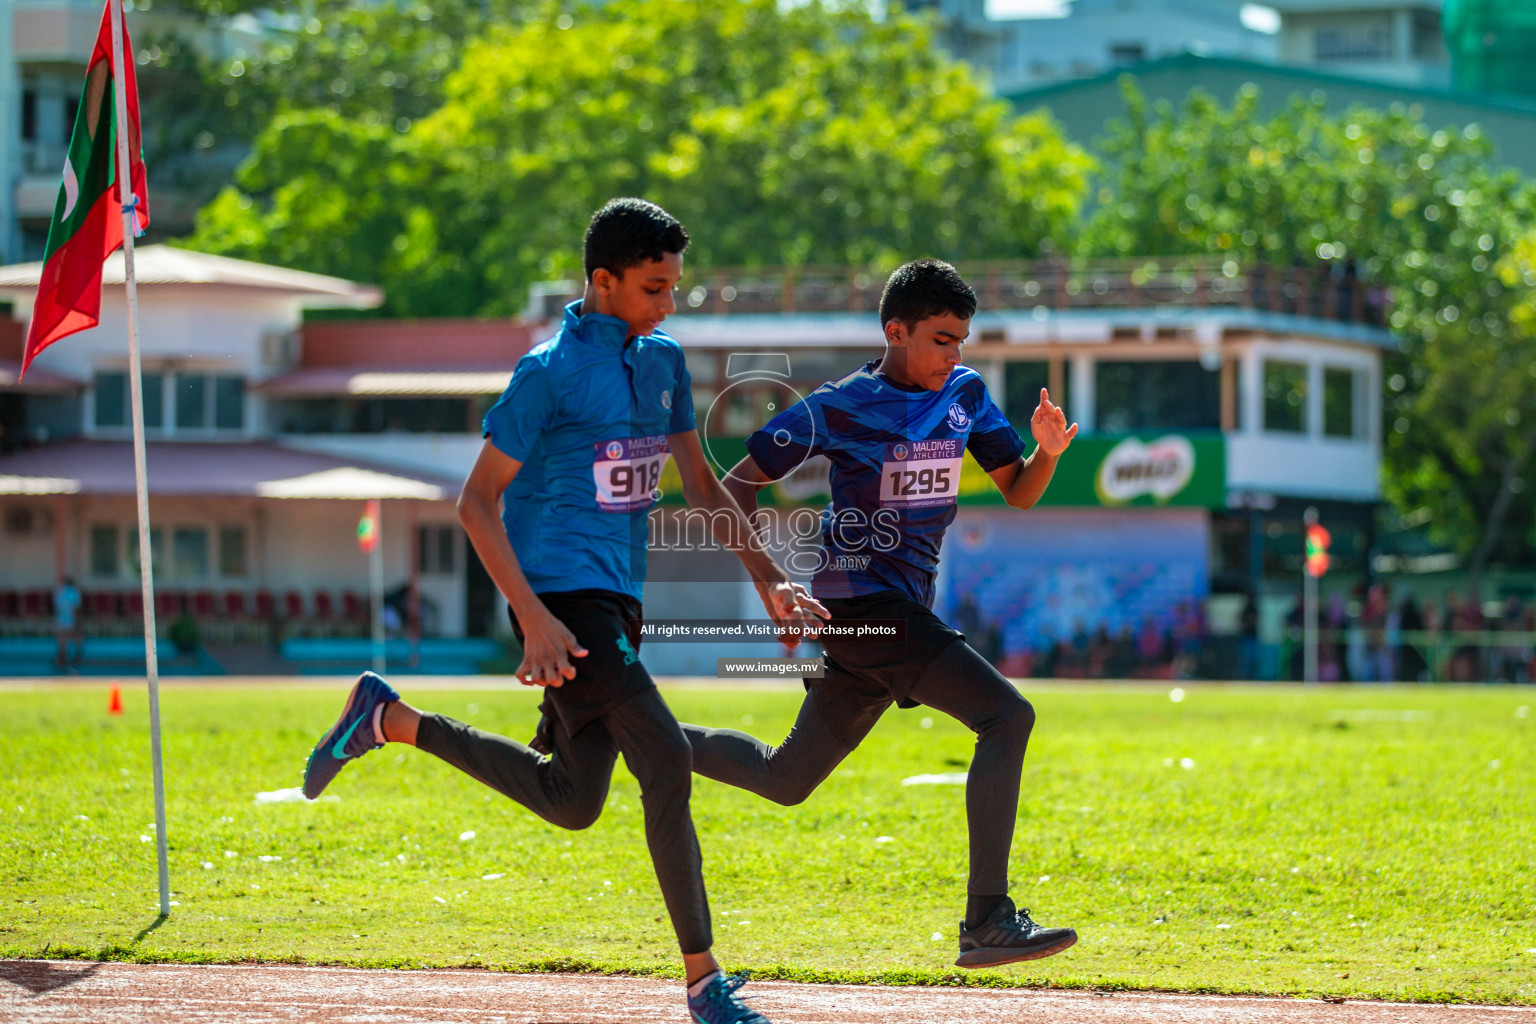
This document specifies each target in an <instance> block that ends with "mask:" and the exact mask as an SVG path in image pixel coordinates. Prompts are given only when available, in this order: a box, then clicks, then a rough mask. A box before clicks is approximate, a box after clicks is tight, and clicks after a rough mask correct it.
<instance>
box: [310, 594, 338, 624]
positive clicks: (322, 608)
mask: <svg viewBox="0 0 1536 1024" xmlns="http://www.w3.org/2000/svg"><path fill="white" fill-rule="evenodd" d="M334 614H336V605H335V603H334V602H332V601H331V595H330V593H329V592H328V591H324V590H317V591H315V618H317V619H329V618H330V617H331V616H332V615H334Z"/></svg>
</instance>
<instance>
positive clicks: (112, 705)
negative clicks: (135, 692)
mask: <svg viewBox="0 0 1536 1024" xmlns="http://www.w3.org/2000/svg"><path fill="white" fill-rule="evenodd" d="M122 713H123V688H122V687H121V686H119V685H118V684H117V683H115V682H114V683H113V684H112V692H111V693H110V694H108V695H107V714H109V715H120V714H122Z"/></svg>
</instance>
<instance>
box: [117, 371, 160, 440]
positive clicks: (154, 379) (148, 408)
mask: <svg viewBox="0 0 1536 1024" xmlns="http://www.w3.org/2000/svg"><path fill="white" fill-rule="evenodd" d="M125 379H126V375H125ZM140 380H142V381H143V382H144V429H145V430H159V429H161V428H162V427H164V426H165V374H163V373H146V374H145V375H144V376H143V377H141V378H140Z"/></svg>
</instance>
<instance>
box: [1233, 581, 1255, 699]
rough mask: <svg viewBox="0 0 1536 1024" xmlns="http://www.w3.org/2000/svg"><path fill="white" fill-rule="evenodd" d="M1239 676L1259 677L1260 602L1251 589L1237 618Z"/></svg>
mask: <svg viewBox="0 0 1536 1024" xmlns="http://www.w3.org/2000/svg"><path fill="white" fill-rule="evenodd" d="M1237 677H1238V678H1239V679H1257V678H1259V602H1258V600H1257V599H1256V598H1255V597H1254V594H1253V591H1251V590H1250V591H1249V592H1248V600H1247V601H1245V602H1244V603H1243V611H1242V614H1241V615H1240V616H1238V620H1237Z"/></svg>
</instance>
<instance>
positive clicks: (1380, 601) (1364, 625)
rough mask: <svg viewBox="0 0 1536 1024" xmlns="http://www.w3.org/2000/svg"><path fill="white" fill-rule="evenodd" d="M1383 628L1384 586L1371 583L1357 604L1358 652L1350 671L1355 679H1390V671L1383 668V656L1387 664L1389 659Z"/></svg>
mask: <svg viewBox="0 0 1536 1024" xmlns="http://www.w3.org/2000/svg"><path fill="white" fill-rule="evenodd" d="M1386 632H1387V594H1386V590H1385V589H1384V588H1383V587H1380V586H1374V587H1371V588H1369V589H1368V590H1367V591H1366V592H1365V603H1364V604H1363V605H1362V606H1361V608H1360V625H1359V629H1358V630H1357V631H1356V637H1355V638H1354V646H1355V649H1356V650H1357V651H1358V652H1359V653H1358V655H1357V659H1356V662H1355V671H1354V672H1353V673H1352V674H1353V675H1354V677H1355V680H1356V681H1357V682H1362V683H1374V682H1388V681H1390V680H1391V678H1392V674H1391V672H1390V671H1386V672H1384V671H1383V658H1385V659H1387V661H1386V664H1387V665H1390V663H1391V655H1390V653H1389V652H1388V651H1387V643H1386Z"/></svg>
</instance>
